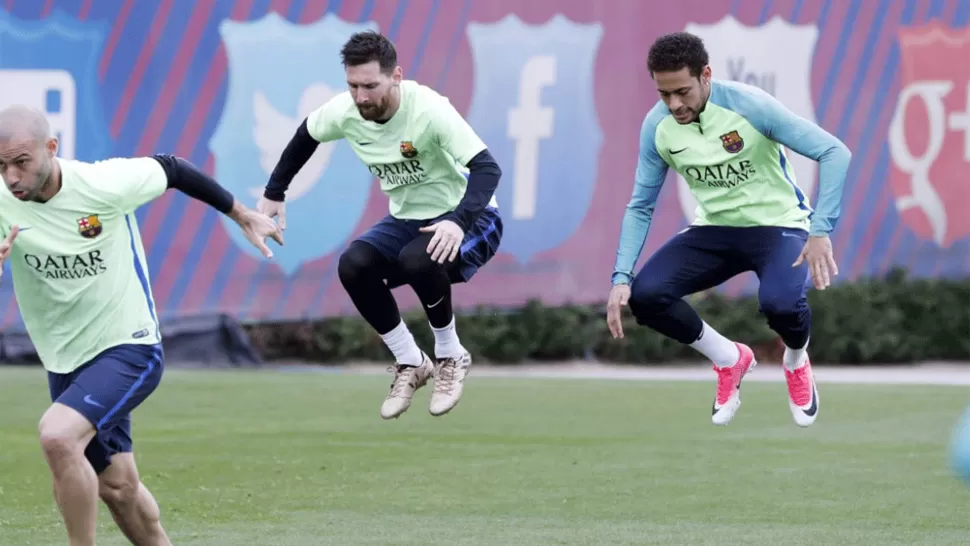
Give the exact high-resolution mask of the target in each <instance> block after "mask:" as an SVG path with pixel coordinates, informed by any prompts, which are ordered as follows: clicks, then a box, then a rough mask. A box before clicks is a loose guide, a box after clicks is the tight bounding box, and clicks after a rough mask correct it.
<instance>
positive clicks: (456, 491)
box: [0, 369, 970, 546]
mask: <svg viewBox="0 0 970 546" xmlns="http://www.w3.org/2000/svg"><path fill="white" fill-rule="evenodd" d="M712 376H713V373H712ZM388 383H389V376H387V377H373V376H372V377H366V376H349V375H336V374H285V373H276V372H237V371H226V372H208V371H206V372H203V371H188V370H169V371H167V372H166V377H165V379H164V380H163V384H162V386H161V387H160V388H159V390H158V391H156V393H155V395H154V396H153V397H152V398H151V399H150V400H149V401H148V402H147V403H146V404H145V405H143V406H142V407H141V408H140V409H139V410H138V411H137V412H136V413H135V416H134V418H135V423H134V427H135V429H134V435H135V442H136V454H137V455H138V458H139V462H140V468H141V471H142V474H143V479H144V481H145V483H146V484H147V485H148V486H149V488H150V489H152V491H153V492H154V493H155V496H156V497H157V498H158V500H159V502H160V503H161V504H162V511H163V520H164V523H165V526H166V528H167V529H168V532H169V534H170V536H171V537H172V539H173V542H174V543H175V544H176V545H199V546H201V545H205V546H219V545H233V546H242V545H247V546H256V545H272V546H289V545H294V546H296V545H299V546H310V545H322V544H333V545H358V544H366V545H390V544H394V545H422V546H426V545H449V546H452V545H472V544H476V545H477V544H490V545H503V546H526V545H546V544H549V545H573V544H576V545H579V544H588V545H597V546H599V545H614V544H616V545H621V544H622V545H627V544H629V545H633V544H637V545H641V544H676V545H692V546H693V545H703V544H712V545H713V544H718V545H723V544H745V545H761V544H764V545H772V546H781V545H784V546H795V545H801V544H805V545H812V546H817V545H839V546H844V545H850V544H862V545H867V546H869V545H875V544H879V545H886V544H905V545H914V544H967V543H968V541H970V538H968V537H970V519H968V517H967V509H968V508H970V490H968V489H966V488H965V487H964V486H963V485H962V484H960V482H958V481H957V480H956V479H955V478H954V477H952V475H951V474H950V472H949V470H948V468H947V459H946V457H947V453H946V449H947V442H948V439H949V433H950V428H951V426H952V425H953V423H954V422H955V420H956V419H957V417H958V416H959V414H960V413H961V412H962V411H963V409H964V407H965V406H966V405H967V403H968V401H970V397H968V395H967V391H966V388H964V387H954V388H947V387H913V386H849V385H826V384H822V385H820V388H821V389H822V390H821V414H820V417H819V421H818V422H817V423H816V424H815V425H814V426H813V427H812V428H809V429H805V430H803V429H799V428H798V427H796V426H795V425H794V423H793V422H792V421H791V416H790V414H789V412H788V407H787V405H786V402H785V393H784V387H783V385H782V384H780V383H779V384H771V383H768V384H765V383H748V384H746V385H745V388H744V397H743V400H744V404H743V406H742V408H741V410H740V413H739V414H738V416H737V418H736V419H735V421H734V422H733V423H732V424H731V425H730V426H729V427H726V428H717V427H714V426H712V425H711V424H710V417H709V415H710V404H711V397H712V396H713V391H714V385H713V377H712V382H710V383H700V382H682V383H661V382H620V381H607V380H604V381H577V380H547V379H544V380H540V379H534V380H512V379H498V378H483V377H479V378H476V377H475V376H474V373H473V375H472V376H470V378H469V380H468V383H467V387H466V392H465V398H464V400H463V401H462V403H461V404H460V405H459V406H458V408H457V409H456V410H455V411H454V412H453V413H452V414H450V415H447V416H445V417H442V418H432V417H431V416H430V415H429V414H428V413H427V403H428V396H429V392H428V390H427V389H426V390H423V391H422V392H421V393H420V395H419V396H418V397H417V399H416V402H415V405H414V406H412V408H411V410H410V411H409V412H408V413H406V414H405V415H404V416H403V417H402V418H401V419H399V420H397V421H391V422H385V421H382V420H381V419H380V417H379V413H378V410H379V406H380V402H381V400H382V399H383V396H384V394H385V389H386V387H387V385H388ZM46 397H47V390H46V383H45V379H44V376H43V375H42V373H41V372H40V370H36V369H35V370H27V369H0V401H2V404H3V408H4V411H3V412H2V413H0V427H2V428H0V430H2V439H3V442H2V446H3V447H2V451H0V465H2V466H0V468H2V473H0V544H3V545H17V546H25V545H56V544H66V540H65V538H64V535H63V532H62V528H61V523H60V520H59V517H58V515H57V511H56V507H55V505H54V503H53V500H52V497H51V492H50V484H49V475H48V473H47V469H46V467H45V466H44V463H43V461H42V459H41V457H40V451H39V447H38V445H37V441H36V432H35V431H36V423H37V420H38V418H39V416H40V415H41V413H42V412H43V410H44V408H45V407H46V403H45V400H46ZM101 522H102V523H101V527H100V535H99V542H98V543H99V544H100V545H119V544H126V542H125V541H124V539H123V538H122V536H121V534H120V533H119V531H118V530H117V528H116V527H115V525H114V523H113V522H111V519H110V517H109V515H108V513H107V509H105V508H102V510H101Z"/></svg>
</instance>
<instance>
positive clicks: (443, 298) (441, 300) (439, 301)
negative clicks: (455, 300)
mask: <svg viewBox="0 0 970 546" xmlns="http://www.w3.org/2000/svg"><path fill="white" fill-rule="evenodd" d="M443 301H445V297H444V296H441V299H440V300H438V301H436V302H434V303H432V304H431V305H426V306H425V307H427V308H428V309H431V308H432V307H434V306H436V305H438V304H439V303H441V302H443Z"/></svg>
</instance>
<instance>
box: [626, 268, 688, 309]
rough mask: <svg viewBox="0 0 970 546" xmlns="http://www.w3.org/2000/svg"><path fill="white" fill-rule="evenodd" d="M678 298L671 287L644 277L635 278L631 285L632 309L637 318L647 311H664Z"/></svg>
mask: <svg viewBox="0 0 970 546" xmlns="http://www.w3.org/2000/svg"><path fill="white" fill-rule="evenodd" d="M677 299H678V298H677V296H676V295H675V294H674V293H673V292H672V291H671V290H670V287H668V286H666V285H664V284H663V283H658V282H653V281H651V280H649V279H646V278H643V277H637V278H636V279H634V281H633V286H631V287H630V302H629V304H630V310H631V311H632V312H633V315H634V316H635V317H637V318H639V317H640V316H641V315H643V314H645V313H653V312H656V311H662V310H664V309H666V308H667V307H670V305H671V304H672V303H674V302H675V301H677Z"/></svg>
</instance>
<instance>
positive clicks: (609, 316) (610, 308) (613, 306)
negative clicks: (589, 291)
mask: <svg viewBox="0 0 970 546" xmlns="http://www.w3.org/2000/svg"><path fill="white" fill-rule="evenodd" d="M629 301H630V285H629V284H617V285H615V286H613V288H612V289H610V299H609V301H607V303H606V325H607V326H609V327H610V333H611V334H613V339H623V310H622V309H621V308H622V307H626V304H627V303H628V302H629Z"/></svg>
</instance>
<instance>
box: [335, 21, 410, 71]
mask: <svg viewBox="0 0 970 546" xmlns="http://www.w3.org/2000/svg"><path fill="white" fill-rule="evenodd" d="M340 58H341V60H342V61H343V63H344V67H347V66H360V65H362V64H367V63H369V62H372V61H377V63H378V64H379V65H380V66H381V72H384V73H385V74H389V73H390V72H391V71H393V70H394V68H395V67H396V66H397V49H395V48H394V43H392V42H391V41H390V40H388V39H387V37H386V36H384V35H383V34H380V33H378V32H374V31H373V30H365V31H364V32H358V33H356V34H354V35H352V36H351V37H350V39H349V40H347V43H346V44H344V47H343V48H341V49H340Z"/></svg>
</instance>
